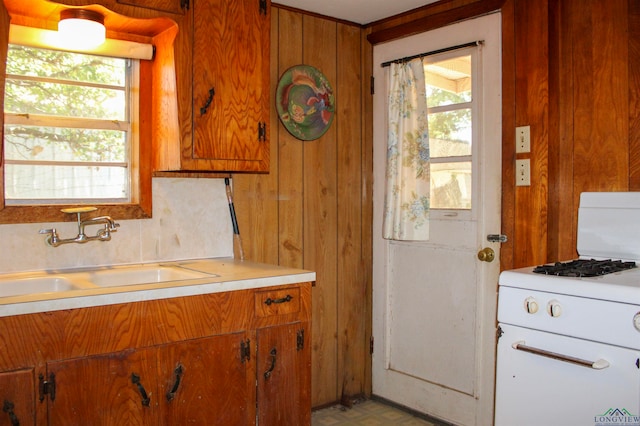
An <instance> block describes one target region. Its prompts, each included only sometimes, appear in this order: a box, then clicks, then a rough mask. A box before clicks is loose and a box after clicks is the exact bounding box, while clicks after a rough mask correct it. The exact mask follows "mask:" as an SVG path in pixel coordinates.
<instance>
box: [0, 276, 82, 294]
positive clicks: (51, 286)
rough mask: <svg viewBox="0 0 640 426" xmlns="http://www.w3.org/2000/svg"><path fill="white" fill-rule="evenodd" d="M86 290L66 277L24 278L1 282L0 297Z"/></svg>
mask: <svg viewBox="0 0 640 426" xmlns="http://www.w3.org/2000/svg"><path fill="white" fill-rule="evenodd" d="M81 288H86V287H84V286H82V285H79V284H77V283H75V282H74V281H72V280H70V279H68V278H66V277H64V276H53V277H24V278H14V279H11V280H6V281H4V280H2V281H0V297H11V296H23V295H27V294H42V293H54V292H61V291H70V290H78V289H81Z"/></svg>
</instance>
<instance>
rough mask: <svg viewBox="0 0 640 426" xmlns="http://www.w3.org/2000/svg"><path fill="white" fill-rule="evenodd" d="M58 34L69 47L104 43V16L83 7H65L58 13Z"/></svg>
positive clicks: (83, 46) (87, 47)
mask: <svg viewBox="0 0 640 426" xmlns="http://www.w3.org/2000/svg"><path fill="white" fill-rule="evenodd" d="M58 34H59V35H60V38H61V42H63V43H65V44H66V45H67V46H69V47H73V48H80V49H89V48H92V47H97V46H100V45H101V44H102V43H104V40H105V37H106V29H105V27H104V16H102V15H101V14H100V13H98V12H94V11H92V10H84V9H66V10H63V11H62V12H61V13H60V21H59V22H58Z"/></svg>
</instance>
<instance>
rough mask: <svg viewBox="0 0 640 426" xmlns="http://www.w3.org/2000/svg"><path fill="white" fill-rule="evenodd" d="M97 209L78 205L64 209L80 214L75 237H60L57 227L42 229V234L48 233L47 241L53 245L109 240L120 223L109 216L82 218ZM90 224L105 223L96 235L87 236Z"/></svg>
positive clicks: (65, 211) (64, 210) (67, 211)
mask: <svg viewBox="0 0 640 426" xmlns="http://www.w3.org/2000/svg"><path fill="white" fill-rule="evenodd" d="M93 210H96V208H95V207H78V208H73V209H63V210H62V211H63V212H64V213H76V214H77V215H78V235H76V236H75V238H66V239H60V237H59V236H58V232H57V231H56V229H55V228H51V229H41V230H40V231H39V233H40V234H48V236H47V238H46V239H45V242H46V243H47V244H48V245H50V246H52V247H58V246H59V245H62V244H68V243H79V244H82V243H86V242H87V241H109V240H111V233H112V232H116V231H117V230H118V227H119V226H120V224H118V223H116V222H115V221H114V220H113V219H112V218H111V217H109V216H99V217H94V218H91V219H87V220H80V215H81V214H82V213H84V212H88V211H93ZM90 225H104V227H103V228H100V229H98V231H97V232H96V235H94V236H87V235H86V234H85V228H86V227H87V226H90Z"/></svg>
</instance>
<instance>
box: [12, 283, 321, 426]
mask: <svg viewBox="0 0 640 426" xmlns="http://www.w3.org/2000/svg"><path fill="white" fill-rule="evenodd" d="M282 292H284V293H285V295H284V296H282V294H281V293H282ZM287 295H288V297H287ZM310 296H311V292H310V283H303V284H296V285H290V286H280V287H276V288H273V289H266V290H265V289H262V290H260V291H258V290H255V291H254V290H242V291H235V292H228V293H216V294H210V295H201V296H191V297H183V298H175V299H165V300H158V301H149V302H138V303H132V304H126V305H112V306H101V307H96V308H83V309H74V310H69V311H59V312H48V313H42V314H31V315H23V316H21V317H5V318H0V371H4V372H1V373H0V397H1V398H3V401H4V404H5V409H4V410H3V412H2V413H0V426H4V425H11V426H15V425H17V424H20V425H23V426H24V425H64V426H69V425H105V426H106V425H224V426H233V425H256V424H258V425H273V426H280V425H296V426H298V425H300V426H302V425H310V424H311V398H310V390H311V389H310V387H311V350H310V336H309V333H310V327H309V321H310V313H311V309H310V308H311V307H310ZM267 299H270V301H269V300H267ZM265 302H266V303H265ZM263 303H264V304H265V305H264V306H266V307H267V308H268V309H266V310H264V309H262V304H263ZM257 307H259V308H260V309H256V308H257ZM38 333H40V335H38ZM18 336H22V339H23V340H22V342H21V344H19V345H16V346H12V347H9V346H7V345H6V343H7V342H9V341H11V340H12V339H16V338H18ZM36 348H37V349H36ZM34 349H36V350H34ZM20 365H22V366H24V365H32V366H33V367H28V368H24V367H23V368H16V367H15V366H20ZM0 402H2V401H0ZM18 422H19V423H18Z"/></svg>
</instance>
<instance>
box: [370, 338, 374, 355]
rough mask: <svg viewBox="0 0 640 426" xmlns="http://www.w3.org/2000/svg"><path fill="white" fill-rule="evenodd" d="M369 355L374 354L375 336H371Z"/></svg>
mask: <svg viewBox="0 0 640 426" xmlns="http://www.w3.org/2000/svg"><path fill="white" fill-rule="evenodd" d="M369 355H373V336H371V337H370V338H369Z"/></svg>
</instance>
